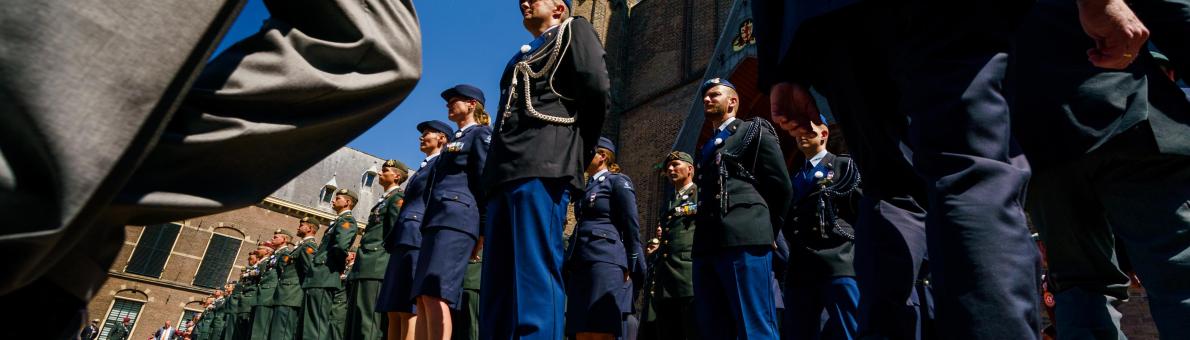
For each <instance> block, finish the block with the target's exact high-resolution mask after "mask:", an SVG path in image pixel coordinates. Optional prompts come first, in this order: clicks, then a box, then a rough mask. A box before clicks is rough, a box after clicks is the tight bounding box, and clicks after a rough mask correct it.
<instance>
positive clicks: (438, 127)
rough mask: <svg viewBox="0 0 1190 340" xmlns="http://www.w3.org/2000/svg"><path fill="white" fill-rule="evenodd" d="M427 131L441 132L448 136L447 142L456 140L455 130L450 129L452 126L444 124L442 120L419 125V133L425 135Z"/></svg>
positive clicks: (428, 121)
mask: <svg viewBox="0 0 1190 340" xmlns="http://www.w3.org/2000/svg"><path fill="white" fill-rule="evenodd" d="M426 129H430V130H434V131H438V132H441V133H442V134H445V135H446V140H448V141H449V140H454V139H455V138H454V137H455V135H454V129H451V128H450V124H446V123H443V122H442V121H441V120H427V121H424V122H421V123H418V124H417V132H421V133H425V132H426Z"/></svg>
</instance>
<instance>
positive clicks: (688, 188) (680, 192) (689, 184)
mask: <svg viewBox="0 0 1190 340" xmlns="http://www.w3.org/2000/svg"><path fill="white" fill-rule="evenodd" d="M691 187H694V182H690V183H687V184H686V186H683V187H682V188H681V189H678V195H681V194H683V193H685V192H686V191H689V190H690V188H691Z"/></svg>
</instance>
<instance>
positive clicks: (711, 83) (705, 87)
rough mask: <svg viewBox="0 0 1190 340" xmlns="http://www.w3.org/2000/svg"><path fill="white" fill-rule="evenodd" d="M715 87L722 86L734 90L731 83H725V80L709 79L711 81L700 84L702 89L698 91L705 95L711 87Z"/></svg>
mask: <svg viewBox="0 0 1190 340" xmlns="http://www.w3.org/2000/svg"><path fill="white" fill-rule="evenodd" d="M715 85H723V86H727V87H730V88H731V89H732V90H735V85H732V84H731V82H729V81H727V79H723V78H711V79H707V81H705V82H703V83H702V89H701V90H699V92H702V93H706V92H707V90H708V89H710V88H711V87H713V86H715Z"/></svg>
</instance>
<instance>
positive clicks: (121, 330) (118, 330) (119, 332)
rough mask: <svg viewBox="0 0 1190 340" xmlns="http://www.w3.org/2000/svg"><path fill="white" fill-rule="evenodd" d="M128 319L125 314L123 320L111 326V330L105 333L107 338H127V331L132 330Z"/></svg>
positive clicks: (116, 339) (119, 339) (120, 339)
mask: <svg viewBox="0 0 1190 340" xmlns="http://www.w3.org/2000/svg"><path fill="white" fill-rule="evenodd" d="M129 320H130V319H129V318H128V317H127V316H125V317H124V320H123V321H122V322H120V324H119V325H116V326H115V327H112V330H111V332H108V333H107V338H108V340H124V339H128V333H131V332H132V325H130V324H128V321H129Z"/></svg>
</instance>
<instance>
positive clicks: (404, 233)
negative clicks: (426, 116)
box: [376, 120, 454, 340]
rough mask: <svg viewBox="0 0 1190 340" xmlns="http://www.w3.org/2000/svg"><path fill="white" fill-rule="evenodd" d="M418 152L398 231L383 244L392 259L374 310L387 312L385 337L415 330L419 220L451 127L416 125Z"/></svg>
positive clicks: (404, 336)
mask: <svg viewBox="0 0 1190 340" xmlns="http://www.w3.org/2000/svg"><path fill="white" fill-rule="evenodd" d="M417 131H418V132H421V137H419V138H418V145H417V146H418V149H420V150H421V152H422V153H424V154H425V155H426V158H424V159H423V160H422V161H421V164H420V165H419V166H418V168H417V172H414V173H413V176H412V177H409V181H407V182H406V184H405V203H404V205H402V206H401V212H400V214H399V215H397V223H398V225H397V228H396V230H395V231H394V232H393V233H392V234H390V235H389V239H388V240H387V242H386V243H385V246H386V247H388V248H387V249H388V251H389V253H390V254H392V256H391V257H390V258H389V260H388V269H387V271H385V273H384V285H383V286H382V287H381V288H380V296H379V297H377V303H376V311H377V312H385V313H388V338H389V339H393V340H413V330H414V328H416V324H415V323H416V322H417V317H416V314H414V312H416V311H417V304H416V303H414V302H412V299H410V298H409V294H410V292H412V291H413V287H412V285H413V274H414V272H415V268H416V267H417V255H418V253H419V251H420V249H421V221H422V220H423V219H424V217H425V211H426V197H427V196H429V194H428V193H427V192H426V191H427V189H429V188H428V186H429V182H430V177H432V176H433V174H432V171H431V170H432V169H433V168H434V164H437V163H438V155H439V154H440V153H441V152H442V149H443V148H444V147H446V143H447V142H449V141H450V140H451V138H452V137H454V130H453V129H451V127H450V125H448V124H446V123H443V122H441V121H437V120H430V121H424V122H421V123H420V124H417Z"/></svg>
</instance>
